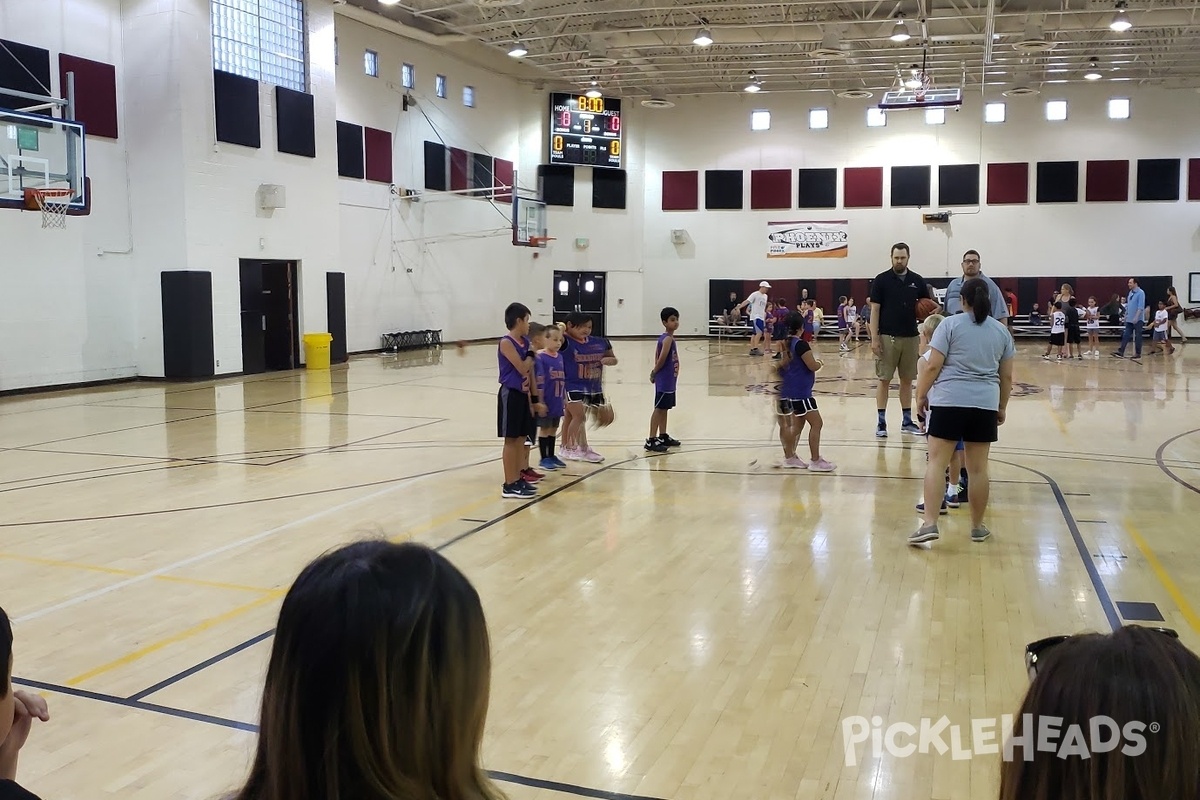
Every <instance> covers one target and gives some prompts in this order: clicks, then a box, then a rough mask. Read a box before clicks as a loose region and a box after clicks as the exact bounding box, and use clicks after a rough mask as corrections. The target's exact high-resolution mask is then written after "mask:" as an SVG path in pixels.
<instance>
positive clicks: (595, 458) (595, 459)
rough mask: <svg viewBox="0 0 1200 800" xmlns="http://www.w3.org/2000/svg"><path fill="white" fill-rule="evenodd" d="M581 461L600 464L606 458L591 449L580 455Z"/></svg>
mask: <svg viewBox="0 0 1200 800" xmlns="http://www.w3.org/2000/svg"><path fill="white" fill-rule="evenodd" d="M579 460H580V461H587V462H588V463H589V464H599V463H600V462H601V461H603V460H604V456H602V455H600V454H599V453H597V452H596V451H595V450H593V449H592V448H590V447H589V448H588V449H587V450H584V451H582V452H581V453H580V454H579Z"/></svg>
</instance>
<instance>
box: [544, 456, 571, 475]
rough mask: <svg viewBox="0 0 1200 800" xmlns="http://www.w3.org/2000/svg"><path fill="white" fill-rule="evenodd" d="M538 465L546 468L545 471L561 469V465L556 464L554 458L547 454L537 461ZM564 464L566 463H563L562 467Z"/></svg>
mask: <svg viewBox="0 0 1200 800" xmlns="http://www.w3.org/2000/svg"><path fill="white" fill-rule="evenodd" d="M538 466H539V467H540V468H542V469H544V470H546V471H547V472H553V471H554V470H556V469H562V467H560V466H559V465H558V464H556V463H555V462H554V459H553V458H550V457H549V456H547V457H546V458H543V459H542V460H541V461H539V462H538ZM565 466H566V464H563V467H565Z"/></svg>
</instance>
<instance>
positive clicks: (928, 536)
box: [908, 525, 938, 544]
mask: <svg viewBox="0 0 1200 800" xmlns="http://www.w3.org/2000/svg"><path fill="white" fill-rule="evenodd" d="M936 538H938V527H937V525H922V526H921V527H919V528H917V529H916V530H915V531H914V532H912V533H910V534H909V535H908V543H909V544H923V543H925V542H932V541H933V540H934V539H936Z"/></svg>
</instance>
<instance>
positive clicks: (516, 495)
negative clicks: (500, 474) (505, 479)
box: [500, 481, 537, 500]
mask: <svg viewBox="0 0 1200 800" xmlns="http://www.w3.org/2000/svg"><path fill="white" fill-rule="evenodd" d="M500 496H501V497H503V498H505V499H507V500H528V499H530V498H532V497H537V492H536V491H534V488H533V487H532V486H530V485H528V484H526V483H522V482H521V481H515V482H513V483H509V484H505V485H504V486H501V487H500Z"/></svg>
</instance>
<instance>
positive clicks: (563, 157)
mask: <svg viewBox="0 0 1200 800" xmlns="http://www.w3.org/2000/svg"><path fill="white" fill-rule="evenodd" d="M550 163H551V164H568V165H571V166H575V165H578V166H583V167H605V168H609V169H620V167H621V101H620V100H617V99H614V98H611V97H587V96H586V95H582V94H579V95H574V94H551V95H550Z"/></svg>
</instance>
